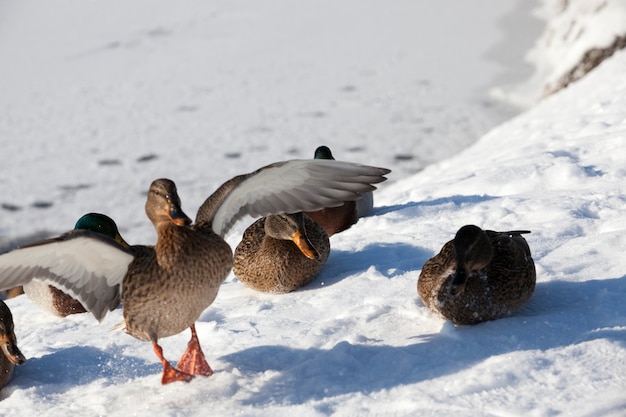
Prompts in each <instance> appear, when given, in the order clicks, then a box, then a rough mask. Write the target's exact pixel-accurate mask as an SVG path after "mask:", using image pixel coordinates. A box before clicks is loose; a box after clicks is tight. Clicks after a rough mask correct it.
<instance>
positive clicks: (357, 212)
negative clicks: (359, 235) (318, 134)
mask: <svg viewBox="0 0 626 417" xmlns="http://www.w3.org/2000/svg"><path fill="white" fill-rule="evenodd" d="M314 158H315V159H326V160H334V159H335V158H334V157H333V154H332V152H331V151H330V148H328V146H319V147H318V148H317V149H316V150H315V156H314ZM373 207H374V196H373V194H372V192H371V191H368V192H364V193H361V198H359V199H358V200H356V201H352V200H351V201H346V202H344V204H342V205H340V206H333V207H326V208H324V209H322V210H317V211H306V212H305V213H304V214H306V215H307V216H309V217H310V218H311V219H313V220H314V221H315V222H316V223H317V224H319V225H320V226H321V227H322V228H323V229H324V230H325V231H326V233H327V234H328V236H332V235H334V234H335V233H339V232H343V231H344V230H346V229H348V228H350V227H351V226H352V225H353V224H355V223H356V222H357V221H358V220H359V218H360V217H364V216H367V215H368V214H370V213H371V212H372V209H373Z"/></svg>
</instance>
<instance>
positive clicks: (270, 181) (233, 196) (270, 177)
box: [213, 159, 390, 236]
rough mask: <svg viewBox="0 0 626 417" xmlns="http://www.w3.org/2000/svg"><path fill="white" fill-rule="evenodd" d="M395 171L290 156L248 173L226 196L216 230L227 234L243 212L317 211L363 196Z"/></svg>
mask: <svg viewBox="0 0 626 417" xmlns="http://www.w3.org/2000/svg"><path fill="white" fill-rule="evenodd" d="M389 172H390V171H389V170H388V169H385V168H376V167H371V166H366V165H360V164H354V163H350V162H344V161H335V160H324V159H312V160H291V161H286V162H281V163H276V164H272V165H269V166H267V167H264V168H261V169H260V170H258V171H257V172H255V173H253V174H251V175H249V176H248V177H247V178H246V179H245V180H244V181H242V182H241V183H240V184H238V185H237V187H235V188H234V189H233V190H232V191H231V192H230V193H229V194H228V195H227V196H226V198H225V199H224V201H223V202H222V204H221V205H220V207H219V208H218V210H217V211H216V213H215V216H214V218H213V230H214V231H215V233H217V234H218V235H220V236H224V235H225V234H226V233H227V232H228V230H229V229H230V228H231V227H232V226H233V224H235V222H236V221H237V220H239V219H240V218H242V217H243V216H244V215H246V214H247V215H250V216H252V217H261V216H267V215H270V214H277V213H295V212H299V211H314V210H320V209H322V208H325V207H335V206H340V205H342V204H343V203H344V202H345V201H350V200H358V199H359V198H361V196H362V194H363V193H366V192H369V191H373V190H375V189H376V187H374V186H373V185H372V184H376V183H379V182H382V181H385V180H386V178H385V177H384V175H385V174H387V173H389Z"/></svg>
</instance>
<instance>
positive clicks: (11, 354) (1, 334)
mask: <svg viewBox="0 0 626 417" xmlns="http://www.w3.org/2000/svg"><path fill="white" fill-rule="evenodd" d="M24 362H26V358H25V357H24V355H22V352H20V349H19V348H18V347H17V339H16V337H15V332H14V331H13V315H12V314H11V310H9V307H8V306H7V305H6V304H5V303H4V301H2V300H0V389H1V388H2V387H4V386H5V385H6V384H7V383H8V382H9V380H10V379H11V376H12V375H13V369H14V368H15V365H21V364H23V363H24Z"/></svg>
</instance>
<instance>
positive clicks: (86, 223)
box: [74, 213, 128, 248]
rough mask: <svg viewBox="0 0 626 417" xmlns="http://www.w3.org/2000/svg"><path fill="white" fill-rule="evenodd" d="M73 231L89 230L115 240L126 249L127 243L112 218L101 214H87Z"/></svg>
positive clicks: (79, 220)
mask: <svg viewBox="0 0 626 417" xmlns="http://www.w3.org/2000/svg"><path fill="white" fill-rule="evenodd" d="M74 229H82V230H91V231H92V232H96V233H100V234H102V235H105V236H108V237H110V238H112V239H115V241H116V242H117V243H119V244H120V245H122V246H123V247H125V248H127V247H128V243H126V241H125V240H124V239H123V238H122V236H121V235H120V232H119V231H118V230H117V225H116V224H115V222H114V221H113V219H112V218H110V217H109V216H106V215H104V214H101V213H87V214H85V215H84V216H83V217H81V218H80V219H78V221H77V222H76V225H74Z"/></svg>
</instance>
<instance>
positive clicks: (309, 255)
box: [233, 213, 330, 293]
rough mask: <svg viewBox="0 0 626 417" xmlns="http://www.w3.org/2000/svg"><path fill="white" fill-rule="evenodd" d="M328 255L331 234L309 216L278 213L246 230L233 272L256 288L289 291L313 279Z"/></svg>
mask: <svg viewBox="0 0 626 417" xmlns="http://www.w3.org/2000/svg"><path fill="white" fill-rule="evenodd" d="M329 254H330V242H329V240H328V235H327V234H326V232H325V231H324V230H323V229H322V228H321V227H320V226H319V225H318V224H317V223H315V222H314V221H313V220H311V219H310V218H309V217H308V216H305V215H304V214H302V213H294V214H275V215H271V216H267V217H263V218H262V219H259V220H257V221H256V222H255V223H253V224H252V225H251V226H250V227H248V228H247V229H246V231H245V232H244V234H243V237H242V239H241V242H240V243H239V245H237V248H236V249H235V258H234V266H233V272H234V273H235V276H236V277H237V279H239V280H240V281H241V282H243V283H244V284H245V285H247V286H248V287H250V288H253V289H255V290H258V291H264V292H271V293H287V292H291V291H293V290H295V289H297V288H300V287H302V286H304V285H306V284H308V283H309V282H311V281H312V280H313V279H314V278H315V276H316V275H317V273H318V272H319V271H320V269H322V267H323V266H324V264H325V263H326V260H327V259H328V255H329Z"/></svg>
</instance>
